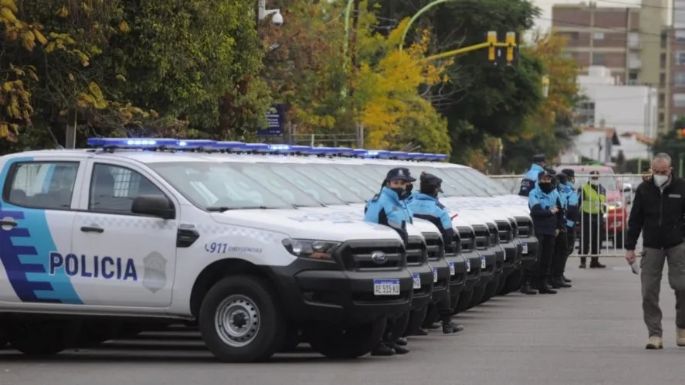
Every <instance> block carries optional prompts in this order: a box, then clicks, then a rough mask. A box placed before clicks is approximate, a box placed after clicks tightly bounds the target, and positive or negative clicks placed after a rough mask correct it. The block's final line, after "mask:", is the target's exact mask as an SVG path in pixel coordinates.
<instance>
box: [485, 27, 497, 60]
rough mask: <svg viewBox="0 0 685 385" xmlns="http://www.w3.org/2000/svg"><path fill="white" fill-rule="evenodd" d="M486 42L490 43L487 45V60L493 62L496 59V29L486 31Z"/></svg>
mask: <svg viewBox="0 0 685 385" xmlns="http://www.w3.org/2000/svg"><path fill="white" fill-rule="evenodd" d="M487 42H488V44H490V46H489V47H488V61H489V62H492V63H494V62H495V60H497V48H496V47H495V45H496V44H497V31H489V32H488V40H487Z"/></svg>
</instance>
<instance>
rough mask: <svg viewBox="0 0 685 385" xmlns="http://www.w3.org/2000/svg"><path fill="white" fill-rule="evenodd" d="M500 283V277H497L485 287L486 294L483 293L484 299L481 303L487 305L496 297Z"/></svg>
mask: <svg viewBox="0 0 685 385" xmlns="http://www.w3.org/2000/svg"><path fill="white" fill-rule="evenodd" d="M499 282H500V277H495V278H493V279H492V281H490V283H488V286H486V287H485V292H484V293H483V298H482V299H481V300H480V303H485V302H487V301H489V300H490V299H491V298H492V297H494V296H495V295H496V294H497V290H498V289H499Z"/></svg>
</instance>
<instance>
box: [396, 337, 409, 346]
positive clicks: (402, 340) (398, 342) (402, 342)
mask: <svg viewBox="0 0 685 385" xmlns="http://www.w3.org/2000/svg"><path fill="white" fill-rule="evenodd" d="M408 343H409V342H408V341H407V339H406V338H404V337H400V338H398V339H396V340H395V345H399V346H407V344H408Z"/></svg>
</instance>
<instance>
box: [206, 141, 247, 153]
mask: <svg viewBox="0 0 685 385" xmlns="http://www.w3.org/2000/svg"><path fill="white" fill-rule="evenodd" d="M244 146H245V143H243V142H227V141H221V142H215V143H214V145H213V146H212V147H213V148H214V149H215V150H219V151H236V152H238V151H245V150H244Z"/></svg>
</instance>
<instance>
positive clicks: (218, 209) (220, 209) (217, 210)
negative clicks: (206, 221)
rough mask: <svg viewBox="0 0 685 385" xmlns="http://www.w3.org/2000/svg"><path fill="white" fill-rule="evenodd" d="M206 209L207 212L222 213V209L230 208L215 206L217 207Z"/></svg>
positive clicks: (228, 208) (227, 208)
mask: <svg viewBox="0 0 685 385" xmlns="http://www.w3.org/2000/svg"><path fill="white" fill-rule="evenodd" d="M206 210H207V211H209V212H218V213H223V212H224V211H228V210H231V208H230V207H226V206H217V207H207V208H206Z"/></svg>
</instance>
